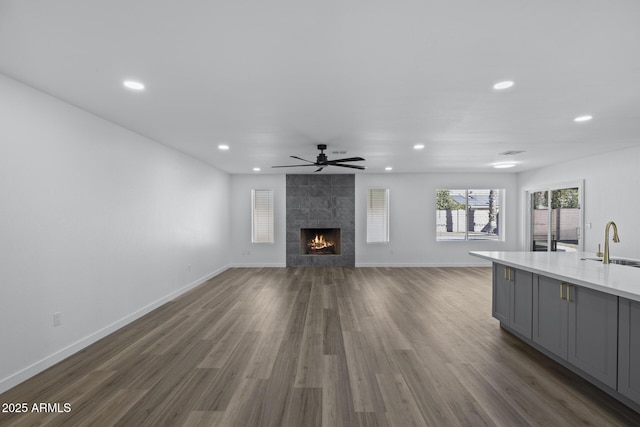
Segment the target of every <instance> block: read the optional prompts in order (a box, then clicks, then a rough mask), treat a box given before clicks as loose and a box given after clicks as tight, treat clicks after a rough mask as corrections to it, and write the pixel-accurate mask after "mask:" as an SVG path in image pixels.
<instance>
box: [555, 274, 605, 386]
mask: <svg viewBox="0 0 640 427" xmlns="http://www.w3.org/2000/svg"><path fill="white" fill-rule="evenodd" d="M567 301H568V303H569V304H568V305H569V354H568V360H569V362H570V363H571V364H572V365H574V366H576V367H577V368H579V369H582V370H583V371H584V372H586V373H587V374H589V375H591V376H592V377H594V378H596V379H598V380H600V381H602V382H603V383H605V384H606V385H608V386H609V387H611V388H614V389H615V388H616V383H617V376H618V375H617V370H616V369H617V359H618V297H617V296H615V295H610V294H606V293H604V292H599V291H594V290H592V289H588V288H583V287H579V286H578V287H577V286H573V285H569V288H568V291H567Z"/></svg>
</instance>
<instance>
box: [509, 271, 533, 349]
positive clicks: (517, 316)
mask: <svg viewBox="0 0 640 427" xmlns="http://www.w3.org/2000/svg"><path fill="white" fill-rule="evenodd" d="M513 273H515V274H513ZM512 277H513V282H512V284H511V304H510V307H509V309H510V313H509V326H510V327H511V328H512V329H513V330H514V331H516V332H518V333H520V334H522V335H524V336H525V337H527V338H529V339H531V317H532V315H531V309H532V299H533V274H532V273H529V272H528V271H522V270H514V271H512Z"/></svg>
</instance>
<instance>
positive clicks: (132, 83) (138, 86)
mask: <svg viewBox="0 0 640 427" xmlns="http://www.w3.org/2000/svg"><path fill="white" fill-rule="evenodd" d="M122 84H123V85H124V86H125V87H126V88H129V89H133V90H144V85H143V84H142V83H140V82H136V81H133V80H125V81H124V82H123V83H122Z"/></svg>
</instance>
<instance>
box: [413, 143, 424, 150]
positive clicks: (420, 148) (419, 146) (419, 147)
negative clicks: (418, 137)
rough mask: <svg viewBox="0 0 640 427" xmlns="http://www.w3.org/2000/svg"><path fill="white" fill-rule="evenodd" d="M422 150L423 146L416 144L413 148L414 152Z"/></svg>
mask: <svg viewBox="0 0 640 427" xmlns="http://www.w3.org/2000/svg"><path fill="white" fill-rule="evenodd" d="M423 148H424V144H416V145H414V146H413V149H414V150H422V149H423Z"/></svg>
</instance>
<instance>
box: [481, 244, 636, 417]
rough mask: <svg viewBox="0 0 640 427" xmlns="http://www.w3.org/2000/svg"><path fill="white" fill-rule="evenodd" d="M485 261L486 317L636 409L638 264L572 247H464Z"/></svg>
mask: <svg viewBox="0 0 640 427" xmlns="http://www.w3.org/2000/svg"><path fill="white" fill-rule="evenodd" d="M470 255H473V256H476V257H480V258H483V259H486V260H488V261H491V262H492V263H493V267H492V268H493V298H492V302H493V306H492V315H493V317H495V318H496V319H498V320H499V321H500V326H501V327H502V328H503V329H505V330H507V331H509V332H510V333H512V334H513V335H515V336H517V337H518V338H520V339H521V340H523V341H525V342H526V343H527V344H529V345H531V346H532V347H534V348H536V349H537V350H539V351H541V352H542V353H544V354H546V355H547V356H549V357H551V358H552V359H554V360H555V361H557V362H558V363H560V364H562V365H563V366H565V367H567V368H569V369H571V370H572V371H574V372H575V373H577V374H578V375H580V376H582V377H583V378H585V379H587V380H588V381H590V382H591V383H593V384H595V385H596V386H598V387H599V388H601V389H602V390H604V391H606V392H607V393H609V394H611V395H612V396H614V397H616V398H617V399H619V400H620V401H622V402H623V403H625V404H626V405H628V406H630V407H631V408H633V409H634V410H636V411H639V412H640V268H638V267H632V266H627V265H617V264H603V263H602V261H600V260H598V259H597V258H596V256H595V255H594V254H587V253H579V252H573V253H571V252H565V253H563V252H471V253H470Z"/></svg>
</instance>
